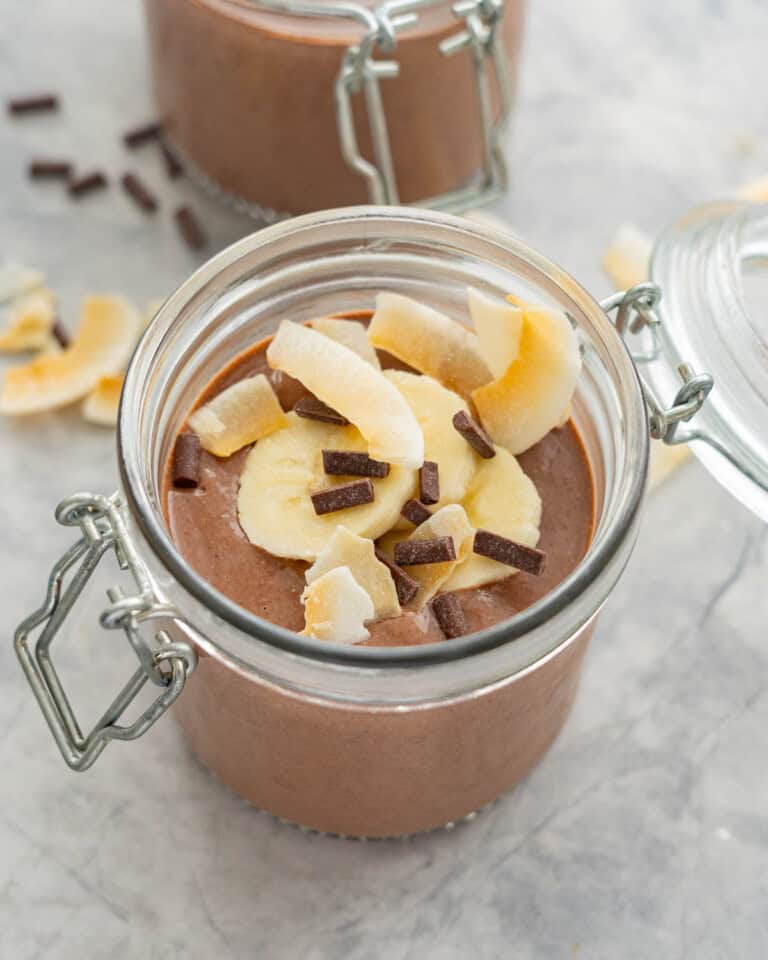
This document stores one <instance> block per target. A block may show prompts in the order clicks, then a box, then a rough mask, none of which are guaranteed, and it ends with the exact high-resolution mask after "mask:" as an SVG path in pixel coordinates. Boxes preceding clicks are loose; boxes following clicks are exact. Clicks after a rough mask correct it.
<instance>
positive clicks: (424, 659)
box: [117, 206, 649, 669]
mask: <svg viewBox="0 0 768 960" xmlns="http://www.w3.org/2000/svg"><path fill="white" fill-rule="evenodd" d="M382 219H383V220H386V221H389V222H390V223H392V222H395V223H396V222H398V221H399V222H402V223H404V224H405V223H408V224H410V225H411V226H413V225H414V224H415V225H417V226H418V224H419V223H422V224H424V225H425V226H429V227H430V228H433V229H434V228H440V229H443V230H445V231H446V232H447V233H448V234H453V235H454V240H455V239H456V235H458V236H459V237H460V236H462V235H463V236H464V237H467V238H474V239H475V240H477V241H480V242H484V243H486V244H491V245H492V246H493V247H496V248H499V250H500V251H501V252H506V253H508V254H511V255H513V256H515V257H517V258H520V259H523V260H525V261H526V262H527V263H528V264H529V265H530V266H531V267H532V268H533V269H534V270H535V271H536V272H537V273H538V274H540V275H541V277H542V279H546V280H548V281H550V282H552V283H554V284H556V285H558V286H559V287H560V288H561V289H562V290H563V291H564V292H565V293H566V295H567V296H568V297H569V298H570V300H571V301H572V302H573V303H574V305H575V306H577V307H578V308H579V309H580V310H581V311H582V312H583V313H584V314H585V315H587V316H588V317H589V319H590V321H591V322H592V323H593V324H594V325H595V329H596V330H597V331H598V332H599V333H600V334H601V337H602V340H603V343H604V345H606V346H607V347H608V348H609V349H610V351H611V359H612V360H613V361H614V362H615V364H616V366H617V368H618V380H619V383H620V385H621V387H622V389H623V391H624V394H625V399H626V400H627V410H626V414H627V416H626V426H627V430H628V434H630V435H631V440H632V442H633V443H636V444H638V447H637V458H636V460H635V464H636V466H637V469H636V470H633V471H631V472H630V473H629V475H628V476H627V478H626V483H625V484H624V486H623V488H622V496H621V498H620V503H619V504H618V509H617V510H616V511H615V512H614V513H613V515H612V516H611V517H610V518H609V520H608V523H607V528H606V530H605V533H604V534H603V536H602V537H601V538H600V542H599V543H598V544H597V545H596V546H595V548H594V549H590V550H589V551H588V552H587V554H586V555H585V557H584V558H582V560H581V561H580V562H579V563H578V565H577V566H576V567H575V568H574V569H573V570H572V571H571V573H570V574H569V575H568V576H567V577H566V578H565V579H564V580H562V581H561V582H560V583H559V584H558V585H557V586H556V587H554V588H553V589H552V590H551V591H550V592H549V593H547V594H546V595H545V596H543V597H542V598H541V599H539V600H538V601H537V602H535V603H534V604H532V605H531V606H530V607H527V608H526V609H525V610H522V611H521V612H520V613H518V614H516V615H515V616H513V617H510V618H508V619H507V620H504V621H502V622H501V623H498V624H495V625H493V626H491V627H488V628H486V629H484V630H480V631H476V632H474V633H471V634H468V635H465V636H462V637H458V638H455V639H446V640H443V641H441V642H439V643H431V644H423V645H417V646H409V647H367V646H347V645H343V644H335V643H325V642H323V643H319V642H318V641H316V640H313V639H311V638H308V637H302V636H300V635H299V634H297V633H294V632H293V631H291V630H288V629H286V628H284V627H280V626H278V625H277V624H274V623H272V622H270V621H268V620H266V619H264V618H262V617H259V616H258V615H257V614H255V613H251V612H250V611H248V610H246V609H245V608H244V607H241V606H240V605H239V604H237V603H235V602H234V601H233V600H231V599H229V598H228V597H226V596H225V595H224V594H223V593H221V592H220V591H219V590H217V589H216V588H215V587H213V586H212V585H211V584H210V583H209V582H208V581H206V580H205V578H204V577H202V576H201V575H200V574H198V573H197V572H196V571H195V570H193V569H192V567H191V566H190V565H189V563H188V562H187V561H186V560H185V559H184V557H183V556H182V555H181V553H180V552H179V551H178V549H177V548H176V546H175V544H174V543H173V540H172V538H171V536H170V533H169V531H168V530H167V527H166V525H165V524H164V523H162V522H161V521H160V520H159V519H158V517H157V515H156V513H155V510H154V509H153V505H152V503H151V499H150V496H149V491H148V490H147V489H146V486H145V484H144V483H143V482H142V478H141V476H140V473H139V471H138V470H137V469H135V464H134V463H133V457H132V450H131V442H132V440H135V439H136V437H137V436H138V421H137V412H136V406H137V405H136V404H134V403H131V402H129V400H128V398H130V397H131V396H133V395H139V394H138V393H137V391H138V390H140V389H141V384H142V382H143V381H142V380H141V376H142V367H147V368H149V367H151V356H145V354H146V353H147V350H148V343H149V338H148V337H147V336H145V337H143V338H142V341H141V342H140V343H139V346H138V347H137V349H136V351H135V353H134V356H133V358H132V360H131V363H130V365H129V367H128V370H127V372H126V378H125V388H124V390H123V395H122V399H121V403H120V412H119V417H118V429H117V449H118V465H119V471H120V477H121V482H122V487H123V491H124V494H125V498H126V502H127V506H128V509H129V511H130V513H131V515H132V517H133V520H134V522H135V523H136V525H137V526H138V528H139V530H140V532H141V533H142V535H143V537H144V539H145V540H146V543H147V545H148V546H149V548H150V549H151V550H152V551H153V553H154V554H155V557H156V558H157V560H158V561H159V562H160V563H161V565H162V566H163V567H164V568H165V569H166V570H167V571H168V572H169V573H170V574H171V575H172V576H173V577H174V578H175V579H176V580H177V581H178V582H179V583H180V584H181V586H182V587H183V588H184V589H185V590H186V591H187V592H188V593H189V594H190V595H191V596H192V597H194V598H195V599H196V600H197V601H198V602H199V603H201V604H202V605H203V606H204V607H205V608H207V609H208V610H210V611H211V612H212V613H213V614H214V615H215V616H217V617H218V618H220V619H221V620H223V621H225V622H226V623H228V624H230V625H231V626H233V627H234V628H235V629H237V630H239V631H241V632H242V633H244V634H246V635H247V636H249V637H251V638H253V639H254V640H257V641H261V642H263V643H266V644H267V645H269V646H270V647H273V648H277V649H278V650H282V651H284V652H286V653H289V654H293V655H296V656H299V657H301V658H305V659H309V660H312V661H319V662H326V663H332V664H338V665H342V666H348V667H349V666H354V667H360V668H365V667H367V668H374V669H382V668H390V667H397V668H403V667H419V666H427V665H432V664H442V663H447V662H450V661H456V660H462V659H464V658H467V657H471V656H475V655H478V654H481V653H486V652H488V651H490V650H493V649H495V648H497V647H501V646H504V645H506V644H507V643H509V642H511V641H514V640H516V639H519V638H521V637H523V636H524V635H526V634H529V633H531V632H533V631H534V630H536V629H538V628H540V627H542V626H543V625H544V624H546V623H547V622H548V621H550V620H552V619H553V618H554V617H556V616H557V615H558V614H560V613H562V612H563V611H564V610H565V609H566V608H567V607H568V606H569V604H571V603H572V602H573V601H574V600H576V599H577V598H578V597H580V596H581V595H582V594H584V593H585V592H586V591H587V590H588V588H589V587H590V586H591V585H592V584H593V583H594V582H595V581H596V580H597V578H598V577H599V576H600V574H601V573H603V571H605V570H606V569H607V568H609V567H610V566H612V563H613V561H614V559H615V558H616V556H617V554H619V553H620V551H621V547H622V546H623V544H624V542H625V540H626V538H627V537H628V536H629V535H630V534H631V533H632V531H633V530H635V529H636V521H637V518H638V514H639V510H640V506H641V503H642V499H643V493H644V490H645V481H646V476H647V466H648V448H649V433H648V428H647V421H646V412H645V404H644V400H643V395H642V389H641V386H640V382H639V379H638V375H637V371H636V369H635V366H634V363H633V362H632V359H631V357H630V355H629V352H628V351H627V349H626V347H625V345H624V343H623V341H622V339H621V337H620V336H619V334H618V333H617V331H616V330H615V328H614V327H613V325H612V324H611V322H610V320H609V319H608V317H607V316H606V314H605V313H604V312H603V311H602V309H601V308H600V306H599V304H598V303H597V301H596V300H595V299H594V298H593V297H592V296H591V295H590V294H589V293H588V292H587V291H586V290H585V289H584V288H583V287H582V286H581V285H580V284H578V283H577V281H575V280H574V279H573V278H572V277H571V276H570V275H569V274H568V273H566V272H565V271H564V270H562V269H561V268H560V267H558V266H557V265H556V264H554V263H552V262H551V261H549V260H547V259H546V258H545V257H543V256H542V255H541V254H539V253H537V252H536V251H534V250H532V249H531V248H530V247H528V246H527V245H526V244H524V243H523V242H522V241H520V240H519V239H517V238H516V237H515V236H513V235H512V234H511V233H507V232H505V231H502V230H499V229H497V228H495V227H490V226H488V225H486V224H485V223H483V224H482V225H480V224H477V223H473V222H472V221H470V220H467V219H464V218H461V217H457V216H453V215H451V214H445V213H440V212H437V211H434V210H427V209H419V208H415V207H376V206H359V207H345V208H340V209H337V210H330V211H320V212H317V213H310V214H305V215H303V216H300V217H295V218H293V219H291V220H287V221H283V222H280V223H277V224H274V225H272V226H270V227H265V228H263V229H261V230H258V231H256V232H255V233H253V234H250V235H249V236H247V237H244V238H243V239H241V240H238V241H236V242H235V243H233V244H231V245H230V246H229V247H226V248H225V249H224V250H222V251H220V252H219V253H217V254H215V255H214V256H213V257H211V258H210V259H209V260H208V261H207V262H206V263H204V264H203V265H202V266H201V267H199V268H198V269H197V270H196V271H195V272H194V273H193V274H192V275H191V276H190V277H189V278H188V279H187V280H186V281H184V283H182V284H181V286H180V287H179V288H178V289H177V290H176V291H175V292H174V293H173V294H172V295H171V296H170V297H169V298H168V300H166V301H165V303H164V304H163V306H162V307H161V308H160V310H159V311H158V313H157V314H156V316H155V319H154V320H153V323H152V326H155V325H160V327H162V326H163V325H164V324H165V325H170V324H171V323H172V322H173V319H174V314H175V311H176V308H177V307H178V306H180V305H181V304H183V303H185V302H187V301H188V300H191V299H192V298H193V297H194V296H195V295H196V294H198V293H199V292H200V291H201V290H202V289H203V288H204V287H205V286H206V285H207V284H208V283H209V282H210V281H211V280H212V279H213V278H214V277H215V276H216V275H217V274H218V273H219V272H220V271H221V270H223V269H224V268H226V267H227V266H229V265H230V264H232V263H233V262H235V261H236V260H238V259H239V258H240V256H242V255H245V254H247V253H252V252H253V251H254V250H256V249H259V248H261V247H267V246H268V245H270V244H272V243H274V242H275V241H282V240H284V239H285V238H287V237H291V235H294V236H295V235H300V234H301V233H302V232H303V231H308V230H316V229H317V228H319V227H322V226H324V225H328V226H330V225H338V224H343V223H344V222H346V221H348V222H352V221H354V222H357V223H358V224H360V225H362V223H363V221H368V222H372V221H374V220H382ZM360 232H361V236H362V237H364V236H365V234H366V231H365V229H361V231H360ZM622 566H623V564H622ZM600 602H602V601H600ZM599 605H600V603H598V604H597V605H596V607H595V610H592V611H590V613H589V616H586V617H584V619H583V622H582V623H579V624H578V625H577V626H578V627H580V626H583V623H584V622H586V620H588V619H589V618H590V617H591V616H592V615H593V614H594V612H596V609H597V608H599ZM547 652H548V651H547Z"/></svg>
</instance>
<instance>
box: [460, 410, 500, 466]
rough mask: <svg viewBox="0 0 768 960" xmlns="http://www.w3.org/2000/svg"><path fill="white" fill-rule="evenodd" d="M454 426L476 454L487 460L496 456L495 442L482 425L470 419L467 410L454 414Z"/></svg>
mask: <svg viewBox="0 0 768 960" xmlns="http://www.w3.org/2000/svg"><path fill="white" fill-rule="evenodd" d="M453 425H454V427H455V428H456V429H457V430H458V432H459V433H460V434H461V435H462V437H464V439H465V440H466V441H467V443H468V444H469V445H470V447H472V449H473V450H474V451H475V453H479V454H480V456H481V457H484V458H485V459H486V460H490V459H491V457H495V456H496V450H495V448H494V446H493V440H491V438H490V437H489V436H488V434H487V433H486V432H485V430H483V428H482V427H481V426H480V424H479V423H477V421H476V420H473V419H472V417H470V415H469V414H468V413H467V411H466V410H459V412H458V413H456V414H454V417H453Z"/></svg>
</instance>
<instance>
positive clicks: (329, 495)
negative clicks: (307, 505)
mask: <svg viewBox="0 0 768 960" xmlns="http://www.w3.org/2000/svg"><path fill="white" fill-rule="evenodd" d="M311 496H312V506H313V507H314V508H315V513H316V514H317V515H318V516H319V517H320V516H322V515H323V514H324V513H335V512H336V511H337V510H346V509H347V508H348V507H359V506H361V505H362V504H364V503H373V499H374V492H373V484H372V483H371V481H370V480H353V481H352V482H351V483H343V484H341V486H338V487H328V489H327V490H318V491H317V493H313V494H312V495H311Z"/></svg>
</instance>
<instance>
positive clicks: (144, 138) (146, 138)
mask: <svg viewBox="0 0 768 960" xmlns="http://www.w3.org/2000/svg"><path fill="white" fill-rule="evenodd" d="M162 130H163V128H162V127H161V126H160V124H159V123H145V124H142V126H140V127H134V128H133V130H128V132H127V133H124V134H123V143H124V144H125V145H126V147H131V148H133V147H140V146H142V145H143V144H145V143H149V142H150V140H157V139H158V138H159V137H160V134H161V133H162Z"/></svg>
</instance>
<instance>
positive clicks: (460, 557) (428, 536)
mask: <svg viewBox="0 0 768 960" xmlns="http://www.w3.org/2000/svg"><path fill="white" fill-rule="evenodd" d="M474 533H475V531H474V530H473V528H472V527H471V525H470V523H469V520H468V519H467V515H466V513H465V512H464V508H463V507H461V506H459V504H457V503H450V504H448V505H447V506H445V507H441V509H440V510H437V511H436V512H435V513H433V514H432V516H431V517H430V518H429V520H426V521H425V522H424V523H422V524H421V525H420V526H418V527H417V528H416V529H415V530H414V531H413V533H411V535H410V536H409V537H408V542H413V541H416V540H434V539H436V538H440V537H450V538H451V539H452V540H453V547H454V553H455V559H453V560H446V561H445V562H443V563H425V564H422V565H419V566H414V567H409V569H408V574H409V576H410V577H412V578H413V579H414V580H415V581H416V582H417V583H418V585H419V593H418V596H417V597H416V604H417V607H418V608H419V609H420V608H421V607H423V606H424V605H425V604H427V603H429V601H430V600H431V599H432V597H433V596H434V595H435V594H436V593H437V591H438V590H439V589H440V587H441V586H442V585H443V584H444V583H445V582H446V580H448V578H449V577H450V576H451V574H452V573H453V571H454V570H455V569H456V568H457V567H459V566H460V564H461V563H462V561H464V560H465V559H466V558H467V557H468V556H469V554H470V553H471V550H472V540H473V538H474ZM385 550H386V548H385ZM395 562H397V561H395Z"/></svg>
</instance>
